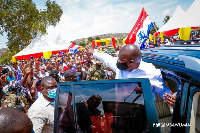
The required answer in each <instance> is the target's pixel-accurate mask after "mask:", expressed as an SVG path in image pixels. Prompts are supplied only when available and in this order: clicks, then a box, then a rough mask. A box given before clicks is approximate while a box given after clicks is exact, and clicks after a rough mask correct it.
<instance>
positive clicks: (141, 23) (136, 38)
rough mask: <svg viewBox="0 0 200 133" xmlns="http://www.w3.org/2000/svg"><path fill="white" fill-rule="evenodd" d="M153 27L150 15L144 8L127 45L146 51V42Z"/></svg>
mask: <svg viewBox="0 0 200 133" xmlns="http://www.w3.org/2000/svg"><path fill="white" fill-rule="evenodd" d="M153 27H154V26H153V23H152V22H151V20H150V18H149V16H148V14H147V13H146V11H145V9H144V8H142V11H141V13H140V16H139V18H138V20H137V22H136V23H135V25H134V27H133V29H132V30H131V32H130V33H129V35H128V37H127V39H126V41H125V43H126V44H136V45H137V46H138V47H139V48H140V49H144V48H145V42H146V40H147V39H148V38H149V33H150V30H151V28H153Z"/></svg>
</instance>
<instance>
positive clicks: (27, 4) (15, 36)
mask: <svg viewBox="0 0 200 133" xmlns="http://www.w3.org/2000/svg"><path fill="white" fill-rule="evenodd" d="M46 7H47V9H44V10H38V9H37V8H36V5H35V4H34V3H33V2H32V0H0V34H2V35H3V33H6V34H7V37H8V42H7V46H8V48H9V50H11V51H14V52H15V53H16V52H19V51H20V50H22V49H23V48H24V47H26V46H27V45H29V44H30V42H31V40H32V39H33V38H35V37H36V36H37V35H38V34H39V35H41V34H45V33H46V27H47V26H49V25H53V26H56V24H57V23H58V22H59V21H60V17H61V15H62V13H63V11H62V9H61V7H60V6H59V5H57V4H56V2H55V1H50V0H47V1H46Z"/></svg>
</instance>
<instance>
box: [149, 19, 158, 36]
mask: <svg viewBox="0 0 200 133" xmlns="http://www.w3.org/2000/svg"><path fill="white" fill-rule="evenodd" d="M153 25H154V27H153V28H152V29H151V31H150V34H152V35H153V33H155V32H157V31H158V30H159V27H158V26H157V25H156V22H153Z"/></svg>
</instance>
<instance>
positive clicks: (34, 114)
mask: <svg viewBox="0 0 200 133" xmlns="http://www.w3.org/2000/svg"><path fill="white" fill-rule="evenodd" d="M28 117H29V118H30V119H31V121H32V123H33V130H34V132H35V133H53V125H54V106H53V103H52V102H50V101H48V100H46V99H45V98H44V96H43V95H41V96H40V97H39V98H38V99H37V100H36V101H35V102H34V103H33V105H32V106H31V107H30V108H29V110H28Z"/></svg>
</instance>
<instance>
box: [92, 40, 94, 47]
mask: <svg viewBox="0 0 200 133" xmlns="http://www.w3.org/2000/svg"><path fill="white" fill-rule="evenodd" d="M92 48H93V49H95V40H93V41H92Z"/></svg>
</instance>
